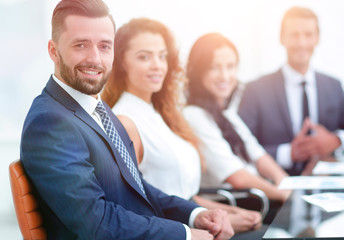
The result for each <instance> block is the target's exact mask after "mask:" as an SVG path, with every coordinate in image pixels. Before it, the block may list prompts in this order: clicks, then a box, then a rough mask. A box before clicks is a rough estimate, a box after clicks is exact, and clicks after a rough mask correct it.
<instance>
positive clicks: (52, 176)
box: [20, 78, 198, 240]
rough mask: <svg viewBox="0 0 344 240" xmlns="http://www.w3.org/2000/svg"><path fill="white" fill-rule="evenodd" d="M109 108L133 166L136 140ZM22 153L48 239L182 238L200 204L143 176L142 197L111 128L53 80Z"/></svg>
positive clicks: (34, 111) (36, 106)
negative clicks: (110, 135)
mask: <svg viewBox="0 0 344 240" xmlns="http://www.w3.org/2000/svg"><path fill="white" fill-rule="evenodd" d="M104 105H105V106H106V109H107V112H108V113H109V115H110V117H111V119H112V121H113V122H114V124H115V127H116V129H117V130H118V132H119V134H120V135H121V137H122V139H123V142H124V144H125V145H126V147H127V149H128V151H129V153H130V155H131V157H132V159H133V160H134V162H135V163H136V161H135V160H136V157H135V152H134V148H133V143H132V142H131V140H130V138H129V136H128V135H127V133H126V131H125V129H124V127H123V126H122V125H121V124H120V122H119V121H118V119H117V118H116V117H115V115H114V114H112V112H111V109H110V108H109V107H108V106H107V105H106V104H104ZM20 157H21V161H22V163H23V165H24V168H25V170H26V172H27V174H28V176H29V177H30V179H31V180H32V182H33V184H34V186H35V188H36V190H37V194H38V196H39V201H40V206H41V207H42V212H43V215H44V224H45V227H46V228H47V230H48V237H49V239H64V240H66V239H102V240H104V239H185V237H186V232H185V228H184V226H183V225H182V223H185V224H187V223H188V219H189V216H190V213H191V211H192V210H193V209H195V208H196V207H198V206H197V205H196V204H194V203H191V202H188V201H186V200H183V199H180V198H178V197H173V196H168V195H166V194H164V193H163V192H161V191H160V190H158V189H156V188H154V187H153V186H151V185H149V184H148V183H147V182H145V181H144V180H143V185H144V188H145V190H146V194H147V197H145V196H144V195H142V193H141V191H140V189H139V188H138V185H137V183H136V182H135V180H134V179H133V177H132V175H131V173H130V172H129V170H128V168H127V167H126V165H125V163H124V162H123V159H122V158H121V156H120V154H119V152H118V151H117V150H116V148H115V147H114V145H113V144H112V143H111V140H110V139H109V138H108V136H107V135H106V133H105V132H104V131H103V130H102V129H101V127H100V126H99V125H98V124H97V123H96V122H95V121H94V119H93V118H92V117H91V116H90V115H89V114H87V113H86V112H85V111H84V109H83V108H82V107H81V106H80V105H79V104H78V103H77V102H76V101H75V100H74V99H73V98H72V97H71V96H70V95H69V94H68V93H66V92H65V91H64V90H63V89H62V88H61V87H60V86H59V85H58V84H57V83H56V82H55V81H54V80H53V79H52V78H51V79H50V80H49V81H48V83H47V85H46V87H45V89H44V90H43V91H42V94H41V95H40V96H38V97H37V98H36V99H35V100H34V102H33V104H32V106H31V108H30V110H29V113H28V115H27V117H26V120H25V123H24V128H23V133H22V140H21V153H20ZM168 219H170V220H168ZM181 222H182V223H181Z"/></svg>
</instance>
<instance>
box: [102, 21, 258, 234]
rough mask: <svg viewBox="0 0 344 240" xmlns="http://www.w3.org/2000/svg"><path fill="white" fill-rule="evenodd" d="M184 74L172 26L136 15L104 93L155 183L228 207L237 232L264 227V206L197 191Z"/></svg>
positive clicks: (120, 41) (122, 35)
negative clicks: (183, 105)
mask: <svg viewBox="0 0 344 240" xmlns="http://www.w3.org/2000/svg"><path fill="white" fill-rule="evenodd" d="M182 79H183V72H182V68H181V67H180V65H179V59H178V51H177V49H176V47H175V43H174V39H173V37H172V35H171V33H170V31H169V30H168V28H167V27H166V26H164V25H163V24H162V23H160V22H157V21H155V20H150V19H146V18H139V19H133V20H131V21H130V22H129V23H127V24H125V25H123V26H122V27H121V28H120V29H118V31H117V33H116V37H115V58H114V63H113V73H112V75H111V76H110V79H109V81H108V83H107V85H106V86H105V89H104V91H103V94H102V99H103V100H104V101H106V102H107V103H108V104H109V106H110V107H113V111H114V112H115V114H116V115H117V116H118V118H119V119H120V121H121V122H122V124H123V125H124V127H125V128H126V130H127V132H128V134H129V136H130V138H131V139H132V141H133V145H134V148H135V153H136V156H137V159H138V163H139V169H140V170H141V172H142V174H143V177H144V178H145V179H146V180H147V181H148V182H149V183H151V184H152V185H153V186H155V187H157V188H159V189H161V190H162V191H164V192H166V193H167V194H170V195H176V196H179V197H182V198H184V199H189V200H192V201H195V202H197V203H198V204H199V205H201V206H204V207H207V208H222V209H225V210H227V211H228V212H229V213H230V214H229V216H230V220H231V223H232V224H233V228H234V230H235V232H243V231H248V230H252V229H257V228H259V227H260V225H261V216H260V214H259V213H258V212H255V211H249V210H245V209H240V208H237V207H232V206H229V205H225V204H219V203H216V202H212V201H209V200H206V199H203V198H201V197H199V196H195V195H196V194H197V193H198V191H199V187H200V180H201V168H202V167H201V165H202V164H201V162H202V160H201V157H200V154H199V151H198V139H197V138H196V137H195V135H194V134H193V132H192V130H191V128H190V127H189V126H188V124H187V122H186V121H185V119H184V118H183V116H182V113H181V111H180V107H179V105H178V102H179V100H180V93H181V84H182V82H181V81H182ZM229 227H230V226H229Z"/></svg>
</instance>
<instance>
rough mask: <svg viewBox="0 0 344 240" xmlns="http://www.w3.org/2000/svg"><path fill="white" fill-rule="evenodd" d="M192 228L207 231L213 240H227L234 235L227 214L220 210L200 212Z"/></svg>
mask: <svg viewBox="0 0 344 240" xmlns="http://www.w3.org/2000/svg"><path fill="white" fill-rule="evenodd" d="M194 226H195V228H198V229H203V230H207V231H208V232H209V233H210V234H212V235H213V236H214V237H215V238H214V239H215V240H222V239H223V240H228V239H229V238H231V237H232V236H233V235H234V231H233V228H232V225H231V223H230V220H229V216H228V214H227V212H226V211H223V210H220V209H211V210H207V211H203V212H200V213H199V214H198V215H197V216H196V218H195V221H194Z"/></svg>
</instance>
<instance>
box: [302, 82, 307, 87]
mask: <svg viewBox="0 0 344 240" xmlns="http://www.w3.org/2000/svg"><path fill="white" fill-rule="evenodd" d="M306 84H307V82H306V81H305V80H303V81H302V82H301V86H302V87H303V88H304V87H305V86H306Z"/></svg>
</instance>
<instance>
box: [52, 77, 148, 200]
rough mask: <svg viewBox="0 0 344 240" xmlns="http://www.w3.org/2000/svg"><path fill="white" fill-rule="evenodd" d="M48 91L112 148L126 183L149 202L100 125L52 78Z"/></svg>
mask: <svg viewBox="0 0 344 240" xmlns="http://www.w3.org/2000/svg"><path fill="white" fill-rule="evenodd" d="M46 89H47V91H48V92H49V94H50V95H51V96H52V97H54V98H55V99H56V100H57V101H59V102H60V103H61V104H63V105H64V106H65V107H66V108H68V109H70V110H71V111H73V112H74V114H75V116H76V117H77V118H79V119H80V120H81V121H83V122H85V123H86V124H87V125H88V126H90V127H91V128H92V129H93V130H94V131H96V132H97V133H98V135H100V136H101V137H102V138H103V139H104V140H105V141H106V142H107V144H108V146H109V147H110V148H111V150H112V152H113V154H114V156H115V161H116V162H117V165H118V167H119V169H120V171H121V174H122V176H123V178H124V179H125V181H126V182H127V183H128V184H129V185H130V186H131V187H132V188H134V189H135V190H136V191H137V192H138V193H139V194H140V195H141V196H142V197H143V198H145V199H146V200H147V201H148V199H147V198H146V196H144V195H143V193H142V191H141V190H140V188H139V186H138V184H137V183H136V181H135V179H134V178H133V176H132V174H131V173H130V171H129V169H128V167H127V166H126V164H125V163H124V161H123V159H122V157H121V155H120V153H119V152H118V151H117V149H116V147H115V145H114V144H113V143H112V142H111V140H110V138H109V137H108V136H107V135H106V133H105V132H104V131H103V129H102V128H101V127H100V126H99V125H98V123H96V121H95V120H94V119H93V118H92V117H91V116H90V115H89V114H88V113H87V112H86V111H85V110H84V109H83V108H82V107H81V106H80V105H79V104H78V103H77V102H76V101H75V100H74V99H73V98H72V97H71V96H70V95H69V94H68V93H67V92H66V91H64V90H63V89H62V88H61V87H60V86H59V85H58V84H57V83H56V82H55V81H54V80H53V79H52V78H50V80H49V82H48V83H47V86H46ZM107 111H108V110H107ZM121 136H122V135H121ZM123 141H124V140H123ZM127 146H128V145H127ZM128 151H129V150H128ZM133 161H134V162H135V161H136V158H135V159H134V158H133ZM136 167H137V166H136ZM148 202H149V201H148Z"/></svg>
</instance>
